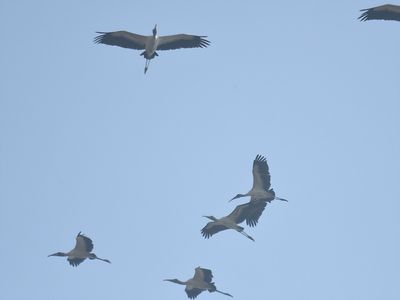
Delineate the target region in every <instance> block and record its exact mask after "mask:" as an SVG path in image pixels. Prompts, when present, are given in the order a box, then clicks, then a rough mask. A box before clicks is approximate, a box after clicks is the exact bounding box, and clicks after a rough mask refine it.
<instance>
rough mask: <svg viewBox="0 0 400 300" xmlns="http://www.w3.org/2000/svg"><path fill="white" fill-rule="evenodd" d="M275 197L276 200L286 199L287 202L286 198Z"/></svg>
mask: <svg viewBox="0 0 400 300" xmlns="http://www.w3.org/2000/svg"><path fill="white" fill-rule="evenodd" d="M275 199H276V200H281V201H286V202H289V201H287V200H286V199H283V198H279V197H275Z"/></svg>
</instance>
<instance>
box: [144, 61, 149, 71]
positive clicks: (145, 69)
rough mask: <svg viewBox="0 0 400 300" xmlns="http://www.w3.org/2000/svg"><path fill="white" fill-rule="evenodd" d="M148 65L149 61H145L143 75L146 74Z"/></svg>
mask: <svg viewBox="0 0 400 300" xmlns="http://www.w3.org/2000/svg"><path fill="white" fill-rule="evenodd" d="M149 65H150V59H146V64H145V66H144V74H146V72H147V69H148V68H149Z"/></svg>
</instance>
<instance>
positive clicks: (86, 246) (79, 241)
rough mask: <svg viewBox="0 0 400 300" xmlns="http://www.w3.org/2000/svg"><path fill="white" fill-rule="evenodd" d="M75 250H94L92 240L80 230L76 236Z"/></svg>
mask: <svg viewBox="0 0 400 300" xmlns="http://www.w3.org/2000/svg"><path fill="white" fill-rule="evenodd" d="M75 250H77V251H79V252H92V250H93V242H92V240H91V239H90V238H88V237H87V236H85V235H83V234H81V233H80V232H79V233H78V235H77V236H76V244H75Z"/></svg>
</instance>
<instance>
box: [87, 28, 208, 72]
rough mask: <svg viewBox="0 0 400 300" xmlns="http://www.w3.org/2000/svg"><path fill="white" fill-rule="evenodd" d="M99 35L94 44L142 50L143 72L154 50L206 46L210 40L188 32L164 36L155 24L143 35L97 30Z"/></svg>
mask: <svg viewBox="0 0 400 300" xmlns="http://www.w3.org/2000/svg"><path fill="white" fill-rule="evenodd" d="M97 33H101V35H99V36H97V37H95V39H94V42H95V43H96V44H106V45H112V46H119V47H123V48H130V49H136V50H144V51H143V52H142V53H141V54H140V55H143V57H144V58H145V59H146V64H145V67H144V73H145V74H146V72H147V69H148V68H149V64H150V60H151V59H153V58H154V57H156V56H158V53H157V52H156V50H174V49H180V48H206V47H207V46H208V45H210V41H208V40H206V39H205V38H206V36H199V35H190V34H174V35H166V36H158V35H157V24H156V25H155V26H154V29H153V35H149V36H144V35H140V34H136V33H131V32H128V31H114V32H97Z"/></svg>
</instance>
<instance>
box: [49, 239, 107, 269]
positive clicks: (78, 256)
mask: <svg viewBox="0 0 400 300" xmlns="http://www.w3.org/2000/svg"><path fill="white" fill-rule="evenodd" d="M92 250H93V242H92V240H91V239H90V238H88V237H87V236H85V235H83V234H81V232H79V233H78V235H77V236H76V244H75V248H74V249H72V250H71V251H69V252H67V253H64V252H56V253H54V254H50V255H49V256H68V258H67V260H68V262H69V264H70V265H71V266H74V267H76V266H78V265H79V264H80V263H81V262H83V261H84V260H85V259H86V258H89V259H99V260H102V261H105V262H108V263H109V264H110V263H111V262H110V261H109V260H108V259H103V258H100V257H97V256H96V254H94V253H91V251H92Z"/></svg>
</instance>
